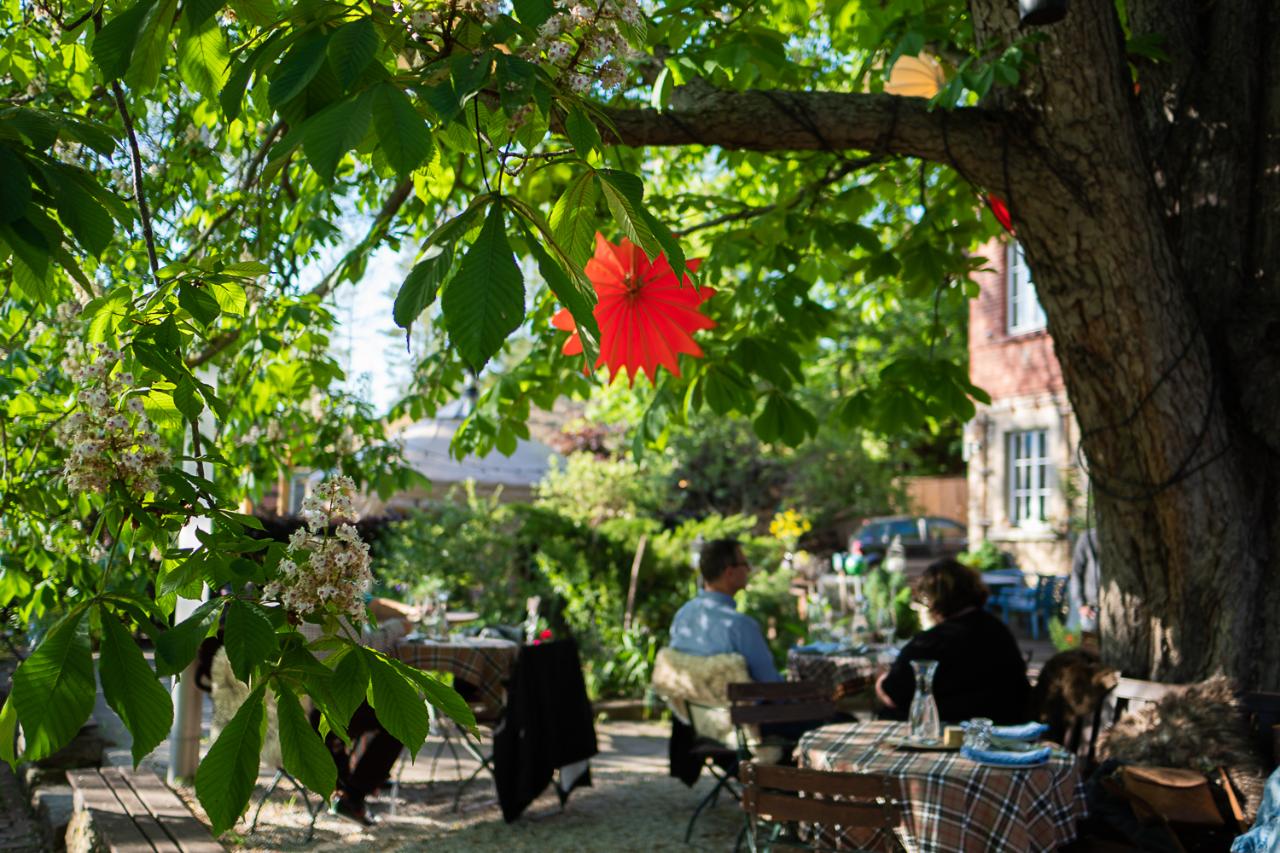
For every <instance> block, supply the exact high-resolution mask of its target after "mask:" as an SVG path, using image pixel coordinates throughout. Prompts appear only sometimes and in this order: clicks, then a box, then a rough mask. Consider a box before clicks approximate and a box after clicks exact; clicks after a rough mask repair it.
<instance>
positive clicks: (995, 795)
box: [798, 722, 1085, 853]
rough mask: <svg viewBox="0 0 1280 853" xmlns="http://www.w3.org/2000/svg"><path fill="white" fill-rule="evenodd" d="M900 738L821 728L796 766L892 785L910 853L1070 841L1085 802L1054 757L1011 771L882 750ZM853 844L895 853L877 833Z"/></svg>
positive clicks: (1071, 762) (896, 730)
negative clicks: (880, 778) (883, 779)
mask: <svg viewBox="0 0 1280 853" xmlns="http://www.w3.org/2000/svg"><path fill="white" fill-rule="evenodd" d="M906 733H907V726H906V724H905V723H885V722H874V723H848V724H839V725H833V726H824V727H822V728H820V729H815V730H814V731H811V732H809V733H808V734H806V735H805V736H804V738H802V739H801V741H800V745H799V748H798V753H799V760H800V766H802V767H813V768H817V769H820V770H839V771H845V772H857V773H883V774H885V775H887V776H890V777H893V778H896V779H897V780H898V781H899V782H900V783H901V785H902V799H903V814H904V823H905V826H904V827H902V829H901V830H900V840H901V841H902V843H903V844H904V845H905V846H906V848H907V849H908V850H910V851H919V853H941V851H970V850H972V851H1010V853H1015V852H1016V853H1038V851H1049V850H1056V849H1058V848H1059V847H1060V846H1062V845H1064V844H1067V843H1068V842H1070V841H1072V840H1074V839H1075V837H1076V821H1077V820H1079V819H1080V818H1082V817H1084V816H1085V800H1084V782H1083V780H1082V779H1081V778H1080V770H1079V767H1078V766H1077V764H1076V761H1075V758H1074V757H1071V756H1068V755H1066V754H1065V753H1061V752H1056V751H1055V753H1054V755H1053V757H1052V758H1050V759H1049V762H1048V763H1047V764H1045V765H1042V766H1040V767H1025V768H1020V769H1011V768H1006V767H987V766H985V765H981V764H977V763H975V762H973V761H970V760H969V759H967V758H965V757H963V756H962V755H960V753H959V752H908V751H906V750H898V749H894V748H893V747H892V746H890V745H888V744H886V743H884V741H886V740H888V739H892V738H900V737H903V736H904V735H905V734H906ZM859 841H860V843H861V844H863V845H865V846H866V847H868V848H870V849H875V850H893V849H895V848H894V847H893V844H892V842H891V840H890V839H888V838H886V837H884V834H883V832H881V833H879V834H877V836H876V837H874V838H873V839H869V840H868V839H860V840H859Z"/></svg>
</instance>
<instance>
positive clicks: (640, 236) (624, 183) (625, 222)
mask: <svg viewBox="0 0 1280 853" xmlns="http://www.w3.org/2000/svg"><path fill="white" fill-rule="evenodd" d="M596 174H597V175H598V176H599V177H600V189H601V190H602V191H603V192H604V199H605V201H606V202H607V203H608V205H609V212H610V213H612V214H613V219H614V221H615V222H617V223H618V227H620V228H621V229H622V231H623V233H624V234H626V235H627V237H629V238H630V239H631V242H633V243H635V244H636V245H637V246H639V247H640V248H642V249H644V251H645V254H647V255H648V256H649V257H650V258H656V257H657V256H658V253H660V252H661V251H662V250H663V248H662V244H661V243H660V242H659V240H658V238H657V237H656V236H655V235H654V233H653V230H652V229H651V228H650V225H649V222H650V220H649V218H647V217H646V213H647V212H646V211H645V209H644V184H643V183H641V181H640V179H639V178H637V177H636V176H635V175H632V174H628V173H627V172H619V171H617V170H616V169H601V170H599V171H598V172H596ZM668 261H671V262H672V267H671V268H672V269H673V270H680V269H682V268H683V261H684V253H683V252H682V253H681V254H680V261H681V266H679V267H677V266H676V265H675V263H674V259H672V258H668Z"/></svg>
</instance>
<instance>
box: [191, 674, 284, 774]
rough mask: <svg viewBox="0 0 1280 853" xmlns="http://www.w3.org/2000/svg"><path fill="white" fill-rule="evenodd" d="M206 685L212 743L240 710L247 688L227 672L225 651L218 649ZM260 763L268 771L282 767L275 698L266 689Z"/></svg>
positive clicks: (247, 692)
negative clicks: (265, 715) (207, 687)
mask: <svg viewBox="0 0 1280 853" xmlns="http://www.w3.org/2000/svg"><path fill="white" fill-rule="evenodd" d="M209 682H210V690H209V695H210V697H212V699H213V722H212V724H211V725H210V738H211V740H215V741H216V740H217V739H218V735H220V734H221V733H222V730H223V729H224V728H226V727H227V724H228V723H230V722H231V718H232V717H234V716H235V715H236V711H238V710H240V706H241V705H243V704H244V700H245V699H247V698H249V685H247V684H245V683H244V682H243V681H241V680H240V679H238V678H236V675H235V673H234V672H232V671H231V661H230V660H228V659H227V650H226V649H218V653H217V654H216V655H214V657H213V666H212V667H211V668H210V671H209ZM260 763H261V764H263V765H265V766H267V767H271V768H276V767H282V766H283V764H284V760H283V759H282V758H281V756H280V728H279V725H278V724H277V723H276V697H275V694H274V693H272V692H271V691H270V690H268V691H267V734H266V737H265V738H264V739H263V741H262V758H261V759H260Z"/></svg>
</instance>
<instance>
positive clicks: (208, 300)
mask: <svg viewBox="0 0 1280 853" xmlns="http://www.w3.org/2000/svg"><path fill="white" fill-rule="evenodd" d="M178 304H179V305H181V306H182V307H183V308H184V309H186V311H187V313H188V314H190V315H191V316H192V317H194V318H195V319H196V322H197V323H199V324H200V325H202V326H207V325H209V324H210V323H212V322H213V321H214V320H216V319H218V315H219V314H221V313H222V306H221V305H219V304H218V300H217V299H215V298H214V297H213V296H212V295H211V294H210V293H209V290H208V288H205V287H200V286H197V285H194V284H190V283H188V282H185V281H184V282H182V283H181V284H180V285H178Z"/></svg>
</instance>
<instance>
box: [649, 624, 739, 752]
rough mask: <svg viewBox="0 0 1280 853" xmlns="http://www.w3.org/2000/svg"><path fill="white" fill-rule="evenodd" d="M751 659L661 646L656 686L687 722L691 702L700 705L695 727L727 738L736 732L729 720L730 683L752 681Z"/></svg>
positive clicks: (703, 734)
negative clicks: (700, 653)
mask: <svg viewBox="0 0 1280 853" xmlns="http://www.w3.org/2000/svg"><path fill="white" fill-rule="evenodd" d="M750 680H751V675H750V674H749V673H748V672H747V659H746V658H744V657H743V656H742V655H739V654H727V655H705V656H703V655H690V654H685V653H684V652H677V651H676V650H675V649H672V648H671V647H669V646H664V647H663V648H661V649H659V650H658V656H657V658H656V659H655V660H654V662H653V689H654V691H655V692H657V694H658V695H659V696H661V697H662V698H663V699H664V700H665V701H666V702H667V704H668V705H670V706H671V711H672V713H674V714H675V715H676V716H677V717H679V718H680V720H681V721H682V722H684V723H688V722H689V704H688V703H690V702H693V703H694V704H695V705H702V706H709V707H710V710H708V709H700V710H701V713H699V714H698V719H697V720H696V721H695V728H696V729H697V731H698V735H699V736H701V737H709V738H712V739H714V740H718V741H727V740H728V739H729V736H730V734H732V733H733V723H731V722H730V721H729V707H728V706H729V685H730V684H738V683H742V682H745V681H750Z"/></svg>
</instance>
